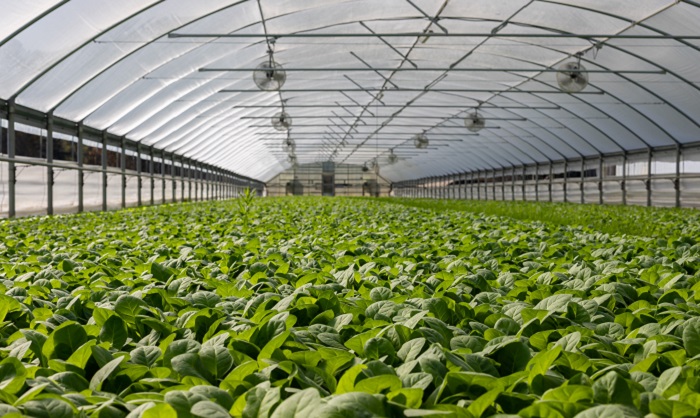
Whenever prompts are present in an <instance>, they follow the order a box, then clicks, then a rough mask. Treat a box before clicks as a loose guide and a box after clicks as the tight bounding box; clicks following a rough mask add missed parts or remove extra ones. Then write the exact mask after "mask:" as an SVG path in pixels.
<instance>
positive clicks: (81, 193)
mask: <svg viewBox="0 0 700 418" xmlns="http://www.w3.org/2000/svg"><path fill="white" fill-rule="evenodd" d="M83 135H85V132H84V129H83V124H82V123H80V124H78V153H77V154H78V213H80V212H83V211H84V210H85V188H84V186H85V173H84V172H83V157H84V155H83Z"/></svg>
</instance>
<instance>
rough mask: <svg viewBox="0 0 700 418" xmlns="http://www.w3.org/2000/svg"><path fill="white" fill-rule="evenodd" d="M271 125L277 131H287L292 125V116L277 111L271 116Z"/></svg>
mask: <svg viewBox="0 0 700 418" xmlns="http://www.w3.org/2000/svg"><path fill="white" fill-rule="evenodd" d="M272 127H274V128H275V129H277V130H278V131H282V132H284V131H288V130H289V129H291V127H292V118H291V117H290V116H289V114H287V112H284V111H282V112H279V113H277V114H276V115H275V116H273V117H272Z"/></svg>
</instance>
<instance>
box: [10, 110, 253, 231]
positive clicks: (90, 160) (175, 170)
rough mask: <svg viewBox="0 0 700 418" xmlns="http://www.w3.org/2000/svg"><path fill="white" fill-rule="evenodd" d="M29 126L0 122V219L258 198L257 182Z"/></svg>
mask: <svg viewBox="0 0 700 418" xmlns="http://www.w3.org/2000/svg"><path fill="white" fill-rule="evenodd" d="M32 122H33V121H28V120H23V121H22V123H20V122H14V121H13V125H12V126H13V128H14V129H13V130H11V129H10V121H9V120H8V119H6V118H0V218H7V217H14V216H33V215H46V214H49V215H52V214H64V213H75V212H83V211H96V210H115V209H120V208H127V207H134V206H140V205H156V204H163V203H173V202H185V201H201V200H215V199H226V198H233V197H236V196H238V194H239V193H240V192H242V191H243V190H244V189H246V188H251V189H254V190H256V191H257V192H258V193H259V194H262V193H263V189H264V185H263V184H262V183H260V182H253V181H251V180H250V179H246V178H243V177H239V176H236V175H234V174H232V173H229V172H225V171H223V170H218V169H216V168H214V167H209V166H204V165H201V164H199V163H197V162H196V161H193V160H190V159H186V158H183V157H178V156H176V155H173V154H171V153H165V152H163V151H159V150H154V149H152V148H149V147H145V146H144V147H141V146H138V145H137V146H133V144H132V146H131V147H129V146H128V145H127V142H126V140H125V139H123V138H122V139H121V141H119V140H118V141H116V142H115V141H114V140H111V141H108V140H107V138H106V135H104V136H103V137H102V140H101V141H100V140H95V139H96V138H90V139H88V138H87V135H81V133H80V131H76V132H67V131H66V130H65V129H64V130H63V131H62V132H61V131H58V130H53V129H51V127H50V126H42V124H39V126H37V124H36V123H32ZM47 125H48V124H47ZM68 131H71V130H68ZM11 134H12V136H13V138H11ZM11 139H13V140H12V141H11Z"/></svg>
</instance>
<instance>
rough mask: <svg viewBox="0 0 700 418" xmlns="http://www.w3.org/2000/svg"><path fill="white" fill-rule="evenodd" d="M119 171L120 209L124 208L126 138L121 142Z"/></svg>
mask: <svg viewBox="0 0 700 418" xmlns="http://www.w3.org/2000/svg"><path fill="white" fill-rule="evenodd" d="M121 149H122V155H121V161H120V163H121V171H122V209H124V208H126V137H122V142H121Z"/></svg>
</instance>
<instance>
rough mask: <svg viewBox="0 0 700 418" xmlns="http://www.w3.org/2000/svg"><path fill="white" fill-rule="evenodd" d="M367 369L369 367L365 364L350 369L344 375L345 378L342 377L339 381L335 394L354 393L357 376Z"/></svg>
mask: <svg viewBox="0 0 700 418" xmlns="http://www.w3.org/2000/svg"><path fill="white" fill-rule="evenodd" d="M366 368H367V366H366V365H364V364H358V365H356V366H353V367H351V368H349V369H348V370H347V371H346V372H345V373H343V377H341V378H340V380H339V381H338V387H337V388H336V390H335V393H336V394H343V393H348V392H353V391H354V390H355V380H356V379H357V376H359V375H360V373H362V371H363V370H365V369H366Z"/></svg>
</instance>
